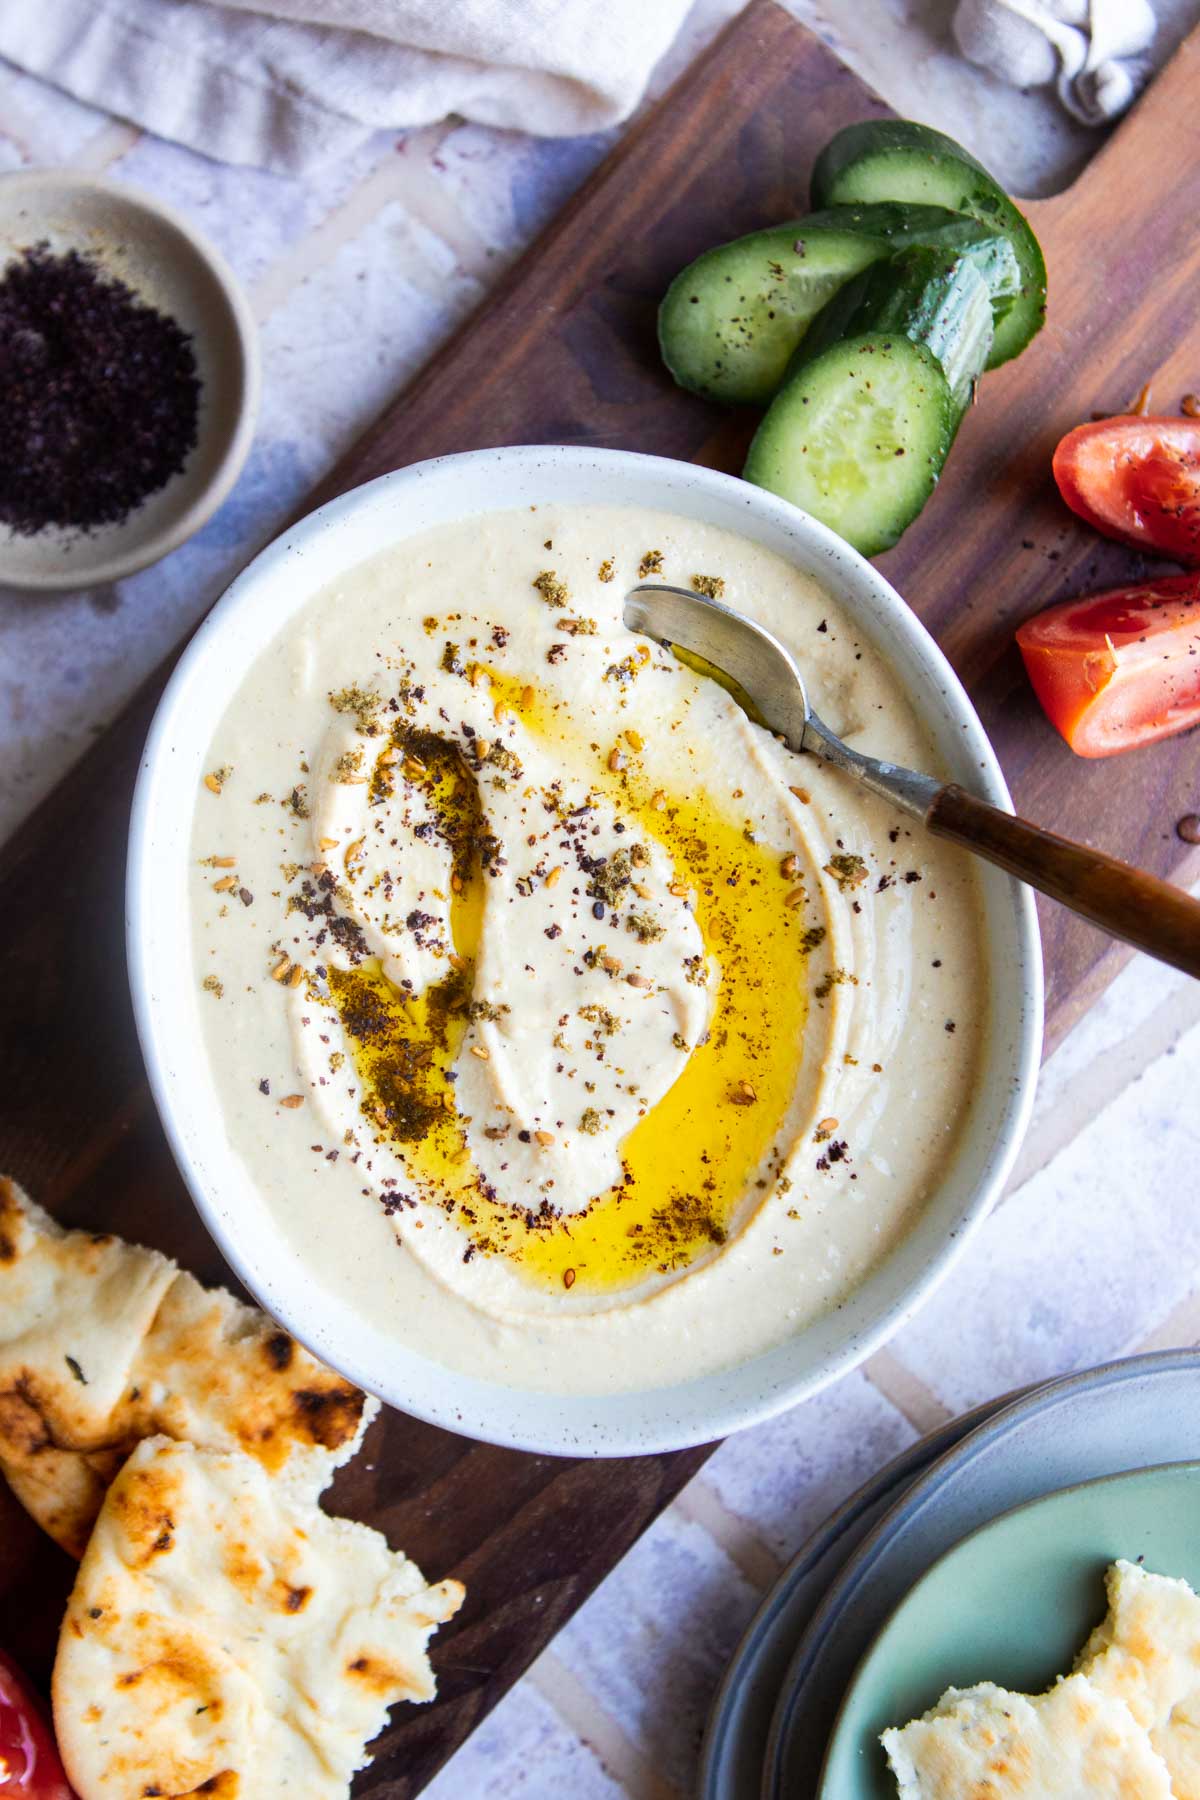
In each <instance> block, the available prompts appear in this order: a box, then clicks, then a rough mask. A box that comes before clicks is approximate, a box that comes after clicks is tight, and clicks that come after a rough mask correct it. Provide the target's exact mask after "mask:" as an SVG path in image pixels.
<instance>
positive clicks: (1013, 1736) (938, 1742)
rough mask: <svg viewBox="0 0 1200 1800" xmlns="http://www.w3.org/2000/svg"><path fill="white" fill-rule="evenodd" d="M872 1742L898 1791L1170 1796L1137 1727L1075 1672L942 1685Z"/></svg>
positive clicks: (998, 1796)
mask: <svg viewBox="0 0 1200 1800" xmlns="http://www.w3.org/2000/svg"><path fill="white" fill-rule="evenodd" d="M880 1741H881V1742H882V1744H883V1747H884V1749H885V1750H886V1751H887V1755H888V1761H889V1762H890V1763H891V1766H892V1772H893V1774H894V1775H895V1777H896V1781H897V1783H898V1786H899V1790H900V1800H966V1797H967V1796H975V1795H977V1796H979V1800H984V1796H986V1800H1084V1796H1086V1797H1087V1800H1172V1793H1171V1783H1170V1779H1169V1777H1168V1775H1167V1769H1166V1764H1165V1763H1164V1762H1163V1760H1162V1758H1161V1757H1160V1756H1159V1755H1158V1753H1157V1751H1156V1750H1155V1749H1154V1747H1153V1745H1152V1744H1151V1742H1150V1739H1149V1737H1148V1736H1147V1734H1146V1732H1145V1730H1144V1729H1143V1727H1142V1726H1141V1725H1139V1724H1138V1722H1137V1720H1136V1719H1135V1718H1134V1716H1133V1714H1132V1713H1131V1712H1130V1710H1129V1708H1128V1707H1127V1706H1126V1704H1125V1702H1124V1701H1123V1700H1120V1699H1114V1698H1112V1697H1110V1696H1107V1695H1104V1694H1101V1693H1099V1692H1097V1690H1096V1689H1095V1688H1094V1687H1093V1686H1092V1685H1091V1683H1090V1681H1089V1680H1088V1678H1087V1677H1086V1676H1084V1675H1068V1676H1066V1677H1065V1678H1064V1679H1063V1680H1061V1681H1059V1682H1057V1683H1056V1685H1055V1686H1054V1687H1052V1688H1051V1689H1050V1690H1049V1692H1048V1693H1045V1694H1036V1695H1033V1696H1030V1695H1027V1694H1012V1693H1009V1692H1007V1691H1006V1690H1005V1689H1004V1688H999V1687H996V1686H994V1685H993V1684H992V1683H991V1682H990V1681H984V1682H980V1683H979V1685H978V1686H977V1687H971V1688H948V1689H947V1691H946V1692H945V1693H944V1694H943V1695H942V1698H941V1699H940V1700H939V1701H938V1703H937V1705H936V1706H935V1707H934V1708H933V1710H932V1711H931V1712H927V1713H926V1714H925V1716H924V1718H922V1719H914V1720H912V1721H911V1723H910V1724H908V1725H905V1726H903V1727H901V1728H900V1729H898V1730H897V1729H895V1728H893V1729H891V1730H889V1731H885V1732H884V1733H883V1736H882V1738H881V1740H880Z"/></svg>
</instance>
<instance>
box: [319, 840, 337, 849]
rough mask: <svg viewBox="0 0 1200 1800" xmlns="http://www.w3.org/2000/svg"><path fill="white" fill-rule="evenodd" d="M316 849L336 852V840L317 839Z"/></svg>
mask: <svg viewBox="0 0 1200 1800" xmlns="http://www.w3.org/2000/svg"><path fill="white" fill-rule="evenodd" d="M317 849H318V850H336V849H337V839H336V838H318V839H317Z"/></svg>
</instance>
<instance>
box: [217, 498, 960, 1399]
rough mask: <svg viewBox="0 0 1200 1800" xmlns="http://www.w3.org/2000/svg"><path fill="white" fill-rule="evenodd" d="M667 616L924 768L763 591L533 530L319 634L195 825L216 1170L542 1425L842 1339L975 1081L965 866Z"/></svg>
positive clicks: (900, 710) (549, 521)
mask: <svg viewBox="0 0 1200 1800" xmlns="http://www.w3.org/2000/svg"><path fill="white" fill-rule="evenodd" d="M656 577H658V578H661V579H662V580H664V581H669V582H674V583H676V584H679V585H684V586H686V585H689V584H691V585H695V586H697V587H699V588H701V589H703V590H705V591H710V592H715V593H720V594H722V595H723V597H724V598H726V599H727V600H728V601H729V602H730V603H731V604H732V605H734V606H737V607H740V608H741V609H743V610H745V611H746V612H748V613H750V614H752V615H753V616H754V617H756V618H758V619H760V620H762V621H763V622H764V623H765V624H767V625H768V626H769V627H770V628H771V629H772V630H774V631H775V632H776V633H777V634H778V635H779V636H780V637H781V638H782V639H783V640H784V641H785V642H786V643H788V645H789V646H790V647H791V648H792V649H793V651H794V652H795V654H796V655H797V657H798V659H799V660H800V662H801V665H802V667H803V668H804V671H805V674H806V677H807V679H808V683H809V687H810V692H811V696H812V699H813V703H814V705H815V706H816V707H817V708H818V710H819V711H820V712H821V714H822V716H823V717H824V718H826V719H827V720H828V721H829V723H830V724H831V725H832V726H833V727H834V728H835V729H836V730H837V731H839V732H840V733H841V734H842V735H843V736H844V737H846V738H847V739H849V741H851V742H852V743H855V744H857V745H859V746H861V747H862V748H863V749H866V750H869V751H873V752H875V753H877V754H878V753H885V754H887V755H888V756H890V757H892V758H894V759H896V760H899V761H906V762H910V763H912V764H914V765H915V766H918V767H923V768H930V767H932V766H933V754H932V751H931V749H930V746H929V744H928V742H927V741H926V739H925V736H924V734H923V732H922V730H921V729H920V727H919V725H918V723H917V721H916V719H915V717H914V714H913V712H912V709H911V706H910V704H909V702H908V700H907V698H906V696H905V694H904V691H903V689H902V688H901V687H900V685H899V683H898V681H897V679H896V677H895V675H894V674H893V673H892V671H891V670H890V668H889V667H888V665H887V664H886V662H885V661H883V660H882V658H881V657H880V656H879V654H878V653H877V652H876V650H875V649H874V648H872V647H871V646H870V644H869V643H867V642H866V641H865V640H860V639H859V638H858V637H857V636H856V635H855V632H854V629H853V627H852V625H851V623H850V621H849V620H848V619H847V618H846V617H845V615H844V614H842V613H841V612H840V611H839V609H838V608H837V606H836V605H835V604H834V603H833V602H831V601H830V599H829V598H828V597H827V596H826V595H825V594H824V593H823V592H822V591H821V590H820V588H819V587H818V586H817V585H816V584H815V583H814V582H813V581H812V580H811V579H809V578H808V577H806V576H803V575H801V574H799V573H798V572H797V571H796V570H795V569H793V568H792V567H791V566H790V565H788V564H787V563H785V562H784V561H782V560H781V559H780V558H778V557H776V556H775V555H773V554H772V553H770V552H767V551H765V550H763V549H760V548H758V547H757V546H754V545H752V544H750V543H747V542H745V541H743V540H741V539H739V538H736V537H734V536H732V535H731V534H729V533H727V532H724V531H721V530H717V529H715V528H712V527H707V526H704V525H701V524H698V523H696V522H694V521H691V520H685V519H682V518H675V517H672V516H668V515H663V514H659V513H653V512H640V511H632V510H623V509H615V508H590V509H588V508H585V509H578V508H560V507H543V508H532V509H529V510H526V511H523V512H511V513H499V514H495V515H492V516H489V517H485V518H482V519H479V520H476V521H474V522H472V523H471V524H470V525H469V526H458V527H454V528H442V529H439V530H437V531H434V532H430V533H428V534H426V535H424V536H422V537H419V538H414V539H410V540H409V541H408V542H406V543H405V544H403V545H402V546H401V547H399V548H397V549H395V550H393V551H391V552H389V553H387V554H386V555H384V556H381V557H378V558H376V559H374V560H373V561H371V562H369V563H367V564H364V565H363V566H361V567H359V568H357V569H354V570H353V571H351V572H350V573H349V574H347V575H346V577H345V578H344V579H342V580H341V581H339V582H337V583H336V584H334V585H333V586H331V587H329V588H327V589H326V590H325V591H324V592H323V593H321V594H319V595H318V596H317V597H316V598H315V599H313V600H312V601H311V602H310V603H309V604H308V605H307V606H306V607H305V608H304V609H303V610H301V611H300V612H299V613H298V614H297V615H296V617H295V618H294V619H293V620H292V622H291V623H290V624H289V626H288V627H287V629H286V631H285V632H283V633H282V634H281V635H280V637H279V638H278V639H277V641H276V642H275V643H274V645H273V646H272V647H271V648H270V650H269V651H268V652H267V654H266V655H265V656H263V657H262V658H261V659H260V660H259V662H258V663H257V664H256V665H255V666H254V667H252V668H251V669H250V670H249V671H248V672H247V673H246V674H245V676H244V678H243V679H242V681H241V682H240V684H239V685H238V687H237V689H236V691H235V692H234V694H233V697H232V699H231V701H230V703H229V707H228V710H227V712H226V714H225V717H224V719H223V720H222V722H221V725H220V727H219V728H218V730H217V733H216V735H215V738H214V740H213V745H212V751H211V761H210V765H209V768H208V772H207V773H206V775H205V779H204V783H203V785H202V787H201V789H200V792H199V794H198V799H197V807H196V818H195V829H194V841H193V848H194V886H193V889H192V906H193V912H194V927H195V932H194V943H195V961H196V986H197V1000H198V1004H199V1006H200V1009H201V1017H202V1024H203V1029H204V1032H205V1035H206V1041H207V1044H208V1048H209V1052H210V1057H211V1064H212V1073H213V1079H214V1082H215V1084H216V1087H217V1090H218V1095H219V1099H220V1103H221V1109H222V1114H223V1117H224V1119H225V1123H226V1129H227V1131H228V1134H229V1137H230V1140H231V1143H232V1145H233V1148H234V1149H235V1151H236V1152H237V1154H238V1155H239V1156H240V1157H241V1159H242V1161H243V1162H244V1164H245V1166H246V1168H247V1170H248V1172H249V1174H250V1176H251V1178H252V1179H253V1181H254V1182H255V1183H256V1184H257V1185H258V1187H259V1188H260V1189H261V1190H262V1192H263V1193H264V1195H265V1196H266V1198H267V1201H268V1203H269V1204H270V1205H271V1207H272V1209H273V1211H274V1213H275V1215H276V1216H277V1219H278V1223H279V1228H280V1230H281V1232H283V1233H284V1234H286V1235H287V1237H288V1238H290V1239H291V1240H292V1241H293V1242H294V1243H295V1244H296V1245H298V1246H302V1247H303V1253H304V1256H305V1258H306V1261H307V1263H308V1264H309V1265H310V1266H311V1269H312V1272H313V1278H314V1280H316V1281H320V1282H323V1283H326V1284H329V1285H330V1286H332V1287H333V1288H334V1289H335V1290H336V1291H337V1292H338V1293H339V1294H340V1295H342V1296H343V1297H347V1298H351V1299H352V1301H353V1303H354V1305H355V1307H356V1308H357V1309H358V1310H359V1311H360V1312H361V1313H362V1314H365V1315H366V1316H368V1317H369V1318H370V1319H371V1320H372V1321H373V1322H375V1323H376V1324H380V1325H383V1326H384V1327H385V1328H386V1329H388V1330H389V1331H391V1332H392V1333H393V1334H394V1335H395V1336H396V1337H398V1338H400V1339H402V1340H404V1341H405V1342H406V1343H408V1344H410V1345H412V1347H414V1348H417V1349H422V1350H424V1351H425V1352H426V1353H428V1354H432V1355H434V1356H436V1357H437V1358H438V1360H440V1361H442V1362H444V1363H446V1364H448V1365H450V1366H451V1367H455V1368H460V1369H463V1370H465V1371H468V1372H470V1373H472V1374H474V1375H477V1376H483V1377H484V1378H487V1379H493V1380H498V1381H502V1382H507V1383H511V1384H515V1385H519V1386H522V1387H537V1388H544V1389H547V1390H551V1391H560V1392H576V1393H578V1392H594V1393H602V1392H614V1391H620V1390H621V1389H623V1388H632V1387H644V1386H646V1385H649V1384H658V1383H668V1382H671V1381H675V1380H680V1379H684V1378H686V1377H688V1376H694V1375H697V1374H701V1373H704V1372H707V1371H710V1370H713V1369H716V1368H720V1367H722V1366H726V1365H728V1364H730V1363H732V1362H735V1361H740V1360H741V1359H743V1358H744V1357H746V1356H748V1355H751V1354H753V1353H755V1352H757V1351H759V1350H762V1349H765V1348H767V1347H769V1346H771V1345H773V1344H776V1343H779V1342H780V1341H782V1340H783V1339H784V1338H786V1337H787V1336H789V1335H791V1334H793V1333H795V1332H797V1331H799V1330H801V1329H802V1328H803V1327H804V1326H805V1325H807V1324H808V1323H810V1322H811V1321H812V1320H813V1319H815V1318H817V1317H818V1316H820V1315H821V1314H822V1313H824V1312H825V1311H826V1310H828V1309H829V1308H830V1307H832V1306H835V1305H836V1304H837V1303H838V1302H839V1301H840V1300H842V1299H843V1298H844V1297H845V1296H846V1294H847V1293H848V1292H849V1291H850V1290H851V1289H852V1288H853V1287H854V1286H855V1285H856V1284H857V1283H858V1282H860V1281H861V1280H862V1279H863V1277H864V1275H865V1274H866V1273H867V1272H868V1271H869V1270H870V1269H871V1268H872V1266H873V1265H875V1264H876V1263H877V1262H878V1261H879V1259H880V1258H881V1257H883V1256H884V1255H886V1254H887V1252H888V1251H889V1249H890V1248H891V1247H892V1246H894V1245H895V1244H896V1243H897V1241H898V1240H899V1239H900V1238H901V1237H902V1235H903V1234H904V1232H905V1231H906V1230H907V1229H908V1227H909V1225H910V1224H911V1222H912V1220H913V1218H914V1216H915V1215H916V1213H917V1212H918V1211H919V1209H920V1208H921V1206H922V1204H923V1202H924V1200H925V1199H926V1197H927V1196H928V1194H929V1193H930V1192H931V1190H932V1189H933V1188H934V1187H935V1186H936V1184H937V1182H938V1180H939V1178H940V1175H941V1173H942V1171H943V1168H944V1166H945V1164H946V1160H947V1157H948V1155H949V1154H950V1152H951V1151H952V1149H953V1146H954V1143H955V1140H956V1135H957V1133H958V1131H959V1128H960V1125H961V1122H962V1119H963V1117H964V1114H965V1112H966V1109H967V1107H968V1105H969V1102H970V1095H971V1087H972V1077H973V1073H974V1070H975V1066H976V1060H977V1055H978V1044H979V1036H980V1023H981V1021H980V1013H981V1009H982V1007H983V1005H984V1003H985V996H984V994H983V992H982V980H983V975H982V970H983V959H982V955H981V949H980V943H979V926H978V915H979V906H978V901H977V898H976V894H975V889H974V879H973V874H972V871H971V868H970V864H969V862H968V859H966V858H965V857H962V856H960V855H959V854H958V853H956V852H955V851H954V850H953V849H951V848H949V847H947V846H944V845H939V844H938V843H937V842H936V841H934V840H932V839H930V838H928V837H926V836H925V835H924V834H923V833H921V832H920V831H919V830H917V829H916V828H914V827H910V826H909V825H908V824H906V823H905V822H904V821H903V820H902V819H900V818H899V817H898V816H897V815H894V814H892V813H891V812H890V811H889V810H888V809H887V808H886V807H885V806H883V805H882V804H881V803H879V802H877V801H875V800H873V799H872V798H871V797H870V796H868V795H865V794H864V793H863V792H861V791H860V790H858V789H857V788H856V787H855V786H854V785H853V784H852V783H850V782H849V781H848V780H847V779H846V778H845V777H843V776H840V775H838V774H837V773H836V772H835V771H833V770H829V769H827V768H825V767H824V766H823V765H821V764H819V763H818V762H817V761H816V760H815V759H814V758H812V757H809V756H803V757H799V756H795V755H793V754H792V753H791V752H789V751H788V750H786V749H784V748H783V747H782V746H781V745H780V744H778V743H777V742H776V741H775V740H774V739H773V738H772V737H771V736H770V735H769V734H768V733H766V732H765V731H763V730H761V729H760V728H759V727H757V726H755V725H753V724H752V723H751V722H750V721H749V720H748V719H747V717H746V716H745V714H744V713H743V712H742V711H741V709H740V708H739V706H738V705H737V704H736V702H735V701H734V699H733V698H732V697H731V696H730V695H729V694H728V693H727V692H725V691H724V689H723V688H722V687H721V686H720V685H719V684H718V683H717V682H716V681H714V680H712V679H708V678H706V677H704V676H703V675H701V674H699V673H697V672H696V671H694V670H693V669H692V668H689V667H687V666H685V665H684V664H683V663H681V662H680V661H679V660H677V659H676V658H675V657H674V656H673V655H672V654H670V653H669V652H668V651H666V650H664V649H662V648H660V647H659V646H658V645H655V644H651V643H648V642H646V641H645V640H642V639H639V638H637V637H634V636H632V635H631V634H630V633H628V632H627V631H626V630H625V628H624V626H623V624H622V621H621V604H622V599H623V596H624V594H625V593H626V591H627V590H628V588H629V587H630V586H632V585H633V584H634V583H635V582H636V581H637V580H638V579H639V578H641V579H654V578H656ZM568 1346H569V1348H568Z"/></svg>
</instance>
